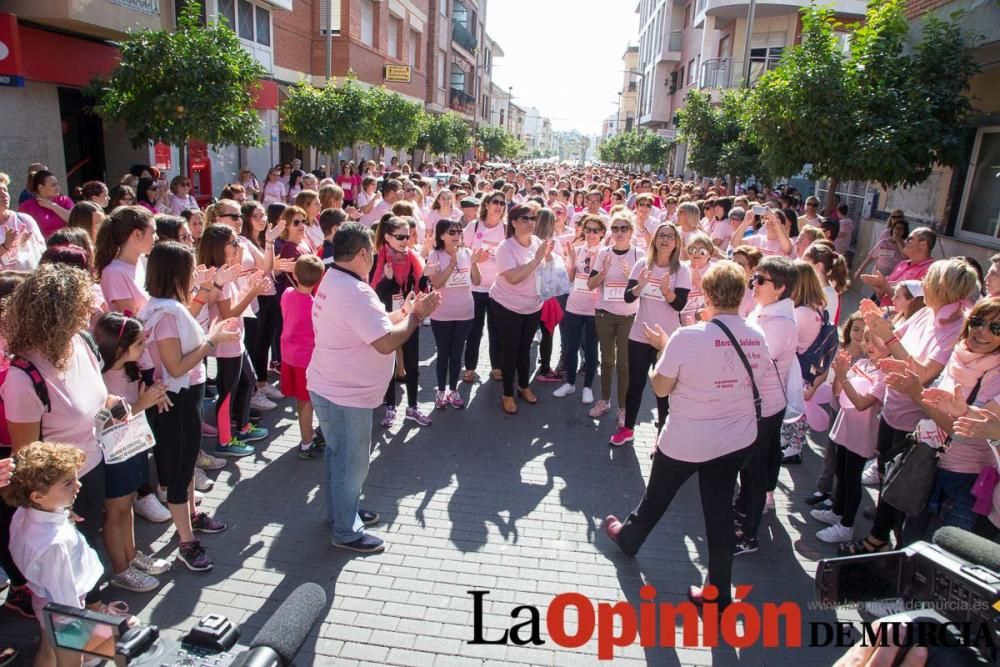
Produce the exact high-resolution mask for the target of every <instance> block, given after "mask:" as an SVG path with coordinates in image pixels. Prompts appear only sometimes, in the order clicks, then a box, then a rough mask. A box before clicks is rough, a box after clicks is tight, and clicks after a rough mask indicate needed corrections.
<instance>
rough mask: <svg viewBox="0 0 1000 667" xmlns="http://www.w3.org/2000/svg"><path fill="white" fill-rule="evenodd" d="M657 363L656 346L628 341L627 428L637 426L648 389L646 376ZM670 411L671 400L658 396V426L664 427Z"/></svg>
mask: <svg viewBox="0 0 1000 667" xmlns="http://www.w3.org/2000/svg"><path fill="white" fill-rule="evenodd" d="M655 365H656V348H655V347H653V346H652V345H649V344H647V343H640V342H638V341H634V340H629V342H628V391H626V392H625V428H628V429H633V428H635V420H636V419H637V418H638V417H639V407H640V406H641V405H642V392H643V391H644V390H645V389H646V378H647V377H648V375H649V369H650V368H652V367H653V366H655ZM669 412H670V401H669V398H668V397H667V396H664V397H663V398H660V397H659V396H657V397H656V428H657V429H661V428H663V422H665V421H667V414H669Z"/></svg>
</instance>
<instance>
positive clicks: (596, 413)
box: [587, 399, 611, 419]
mask: <svg viewBox="0 0 1000 667" xmlns="http://www.w3.org/2000/svg"><path fill="white" fill-rule="evenodd" d="M610 409H611V406H610V405H608V402H607V401H605V400H604V399H601V400H600V401H598V402H597V404H596V405H594V407H592V408H591V409H590V412H588V413H587V414H589V415H590V416H591V417H593V418H594V419H598V418H599V417H603V416H604V415H606V414H607V412H608V410H610Z"/></svg>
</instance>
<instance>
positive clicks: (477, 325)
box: [463, 192, 507, 383]
mask: <svg viewBox="0 0 1000 667" xmlns="http://www.w3.org/2000/svg"><path fill="white" fill-rule="evenodd" d="M506 216H507V200H506V199H505V198H504V196H503V195H502V194H500V193H497V192H494V193H493V194H492V195H490V196H489V197H483V202H482V204H481V205H480V207H479V219H478V220H476V222H474V223H472V224H471V225H466V227H465V234H464V237H463V243H464V245H465V247H466V248H469V249H470V250H472V251H473V252H474V253H478V251H479V250H480V249H483V250H485V251H486V254H485V256H484V255H482V254H477V256H478V257H482V259H481V260H480V261H479V262H478V264H479V273H480V275H481V279H480V281H479V284H478V285H475V286H473V288H472V299H473V302H474V303H475V306H476V312H475V318H474V319H473V322H472V330H471V331H470V332H469V337H468V339H467V340H466V343H465V375H464V376H463V380H464V381H465V382H469V383H471V382H475V381H476V378H477V377H478V376H477V375H476V366H478V365H479V348H480V343H481V342H482V340H483V329H484V328H485V329H486V331H487V335H488V337H489V358H490V369H491V370H490V377H491V378H493V379H494V380H497V381H499V380H500V379H501V373H500V334H499V333H498V332H497V325H496V317H495V316H494V314H493V305H492V302H491V300H490V289H492V287H493V283H494V282H496V277H497V262H496V253H497V249H498V248H499V247H500V245H501V244H502V243H503V242H504V239H505V238H506V237H507V225H506V224H505V219H506Z"/></svg>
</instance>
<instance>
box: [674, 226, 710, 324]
mask: <svg viewBox="0 0 1000 667" xmlns="http://www.w3.org/2000/svg"><path fill="white" fill-rule="evenodd" d="M678 228H679V226H678ZM683 237H684V231H683V230H681V238H683ZM690 239H691V240H690V242H689V243H688V246H687V253H686V254H687V256H688V268H690V269H691V291H690V292H688V298H687V303H686V304H684V309H683V310H682V311H681V326H688V325H690V324H694V322H696V321H697V320H698V317H699V313H700V311H701V310H702V309H703V308H704V307H705V295H704V292H702V289H701V277H702V275H703V274H704V273H705V271H707V270H708V267H709V264H710V263H711V261H712V256H713V255H714V253H715V250H716V248H715V245H714V244H713V243H712V239H710V238H708V234H706V233H704V232H698V233H696V234H693V235H692V236H691V237H690Z"/></svg>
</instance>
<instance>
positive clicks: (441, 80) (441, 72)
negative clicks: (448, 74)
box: [437, 51, 448, 89]
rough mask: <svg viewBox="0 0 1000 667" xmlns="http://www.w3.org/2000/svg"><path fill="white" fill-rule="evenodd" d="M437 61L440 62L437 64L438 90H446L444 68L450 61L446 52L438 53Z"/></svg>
mask: <svg viewBox="0 0 1000 667" xmlns="http://www.w3.org/2000/svg"><path fill="white" fill-rule="evenodd" d="M437 61H438V62H437V66H438V88H441V89H443V88H444V66H445V63H447V61H448V56H447V54H445V52H444V51H438V58H437Z"/></svg>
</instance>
